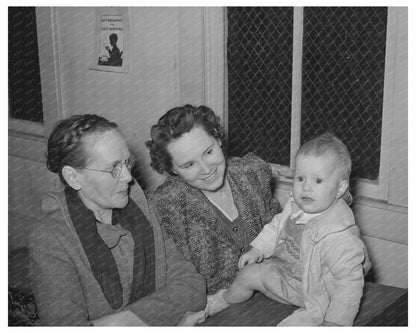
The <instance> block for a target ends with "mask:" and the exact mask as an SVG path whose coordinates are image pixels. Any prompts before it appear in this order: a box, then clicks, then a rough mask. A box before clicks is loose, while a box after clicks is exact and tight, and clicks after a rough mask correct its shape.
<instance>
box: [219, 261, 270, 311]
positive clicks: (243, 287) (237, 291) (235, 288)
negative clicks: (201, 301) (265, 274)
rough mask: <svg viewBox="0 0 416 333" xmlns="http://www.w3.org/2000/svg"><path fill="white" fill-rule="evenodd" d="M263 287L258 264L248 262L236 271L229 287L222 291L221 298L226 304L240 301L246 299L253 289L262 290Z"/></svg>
mask: <svg viewBox="0 0 416 333" xmlns="http://www.w3.org/2000/svg"><path fill="white" fill-rule="evenodd" d="M263 289H264V288H263V283H262V281H261V278H260V265H259V264H250V265H247V266H245V267H244V268H242V269H241V270H240V271H239V272H238V274H237V277H236V278H235V280H234V282H233V283H232V284H231V286H230V288H228V289H227V291H225V292H224V294H223V298H224V300H225V301H226V302H227V303H228V304H232V303H241V302H244V301H246V300H248V299H249V298H250V297H251V296H252V295H253V293H254V291H256V290H258V291H262V290H263Z"/></svg>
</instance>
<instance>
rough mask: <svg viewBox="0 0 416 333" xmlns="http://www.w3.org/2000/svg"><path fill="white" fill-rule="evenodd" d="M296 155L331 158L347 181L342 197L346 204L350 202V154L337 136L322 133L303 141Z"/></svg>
mask: <svg viewBox="0 0 416 333" xmlns="http://www.w3.org/2000/svg"><path fill="white" fill-rule="evenodd" d="M298 156H314V157H327V158H330V159H331V160H333V161H334V163H335V164H336V167H337V169H338V170H339V171H340V173H341V177H342V179H343V180H346V181H347V183H348V187H347V190H346V191H345V193H344V195H343V196H342V197H343V199H344V200H345V201H346V202H347V204H348V205H350V204H351V203H352V200H353V199H352V195H351V193H350V191H349V182H350V174H351V156H350V153H349V151H348V148H347V147H346V146H345V144H344V143H343V142H342V141H341V140H340V139H339V138H338V137H336V136H335V135H334V134H332V133H324V134H322V135H320V136H318V137H316V138H314V139H312V140H310V141H308V142H306V143H304V144H303V145H302V146H301V147H300V148H299V150H298V152H297V153H296V157H298Z"/></svg>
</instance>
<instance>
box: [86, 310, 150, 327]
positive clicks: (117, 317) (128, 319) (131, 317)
mask: <svg viewBox="0 0 416 333" xmlns="http://www.w3.org/2000/svg"><path fill="white" fill-rule="evenodd" d="M92 323H93V325H94V326H147V325H146V324H145V323H144V322H143V321H142V320H141V319H140V318H138V317H137V316H136V315H135V314H133V312H131V311H130V310H125V311H121V312H116V313H112V314H109V315H107V316H104V317H101V318H98V319H95V320H93V321H92Z"/></svg>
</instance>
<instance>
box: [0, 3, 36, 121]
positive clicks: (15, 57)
mask: <svg viewBox="0 0 416 333" xmlns="http://www.w3.org/2000/svg"><path fill="white" fill-rule="evenodd" d="M8 52H9V112H10V116H11V117H12V118H15V119H23V120H29V121H35V122H42V121H43V112H42V94H41V85H40V70H39V52H38V38H37V29H36V11H35V8H34V7H9V50H8Z"/></svg>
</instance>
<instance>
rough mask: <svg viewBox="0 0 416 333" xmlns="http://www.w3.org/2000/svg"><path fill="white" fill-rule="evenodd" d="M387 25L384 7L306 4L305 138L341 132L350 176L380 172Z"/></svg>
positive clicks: (338, 134)
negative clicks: (314, 5)
mask: <svg viewBox="0 0 416 333" xmlns="http://www.w3.org/2000/svg"><path fill="white" fill-rule="evenodd" d="M386 28H387V8H385V7H371V8H368V7H366V8H364V7H345V8H329V7H312V8H305V10H304V33H303V36H304V39H303V68H302V115H301V119H302V128H301V133H302V134H301V142H302V143H303V142H305V141H307V140H309V139H311V138H313V137H315V136H317V135H319V134H322V133H323V132H325V131H331V132H333V133H334V134H336V135H337V136H339V137H340V138H341V139H342V140H343V141H344V142H345V144H346V145H347V146H348V149H349V150H350V152H351V157H352V163H353V171H352V177H360V178H367V179H373V180H374V179H377V178H378V171H379V165H380V142H381V121H382V109H383V87H384V62H385V49H386Z"/></svg>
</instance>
